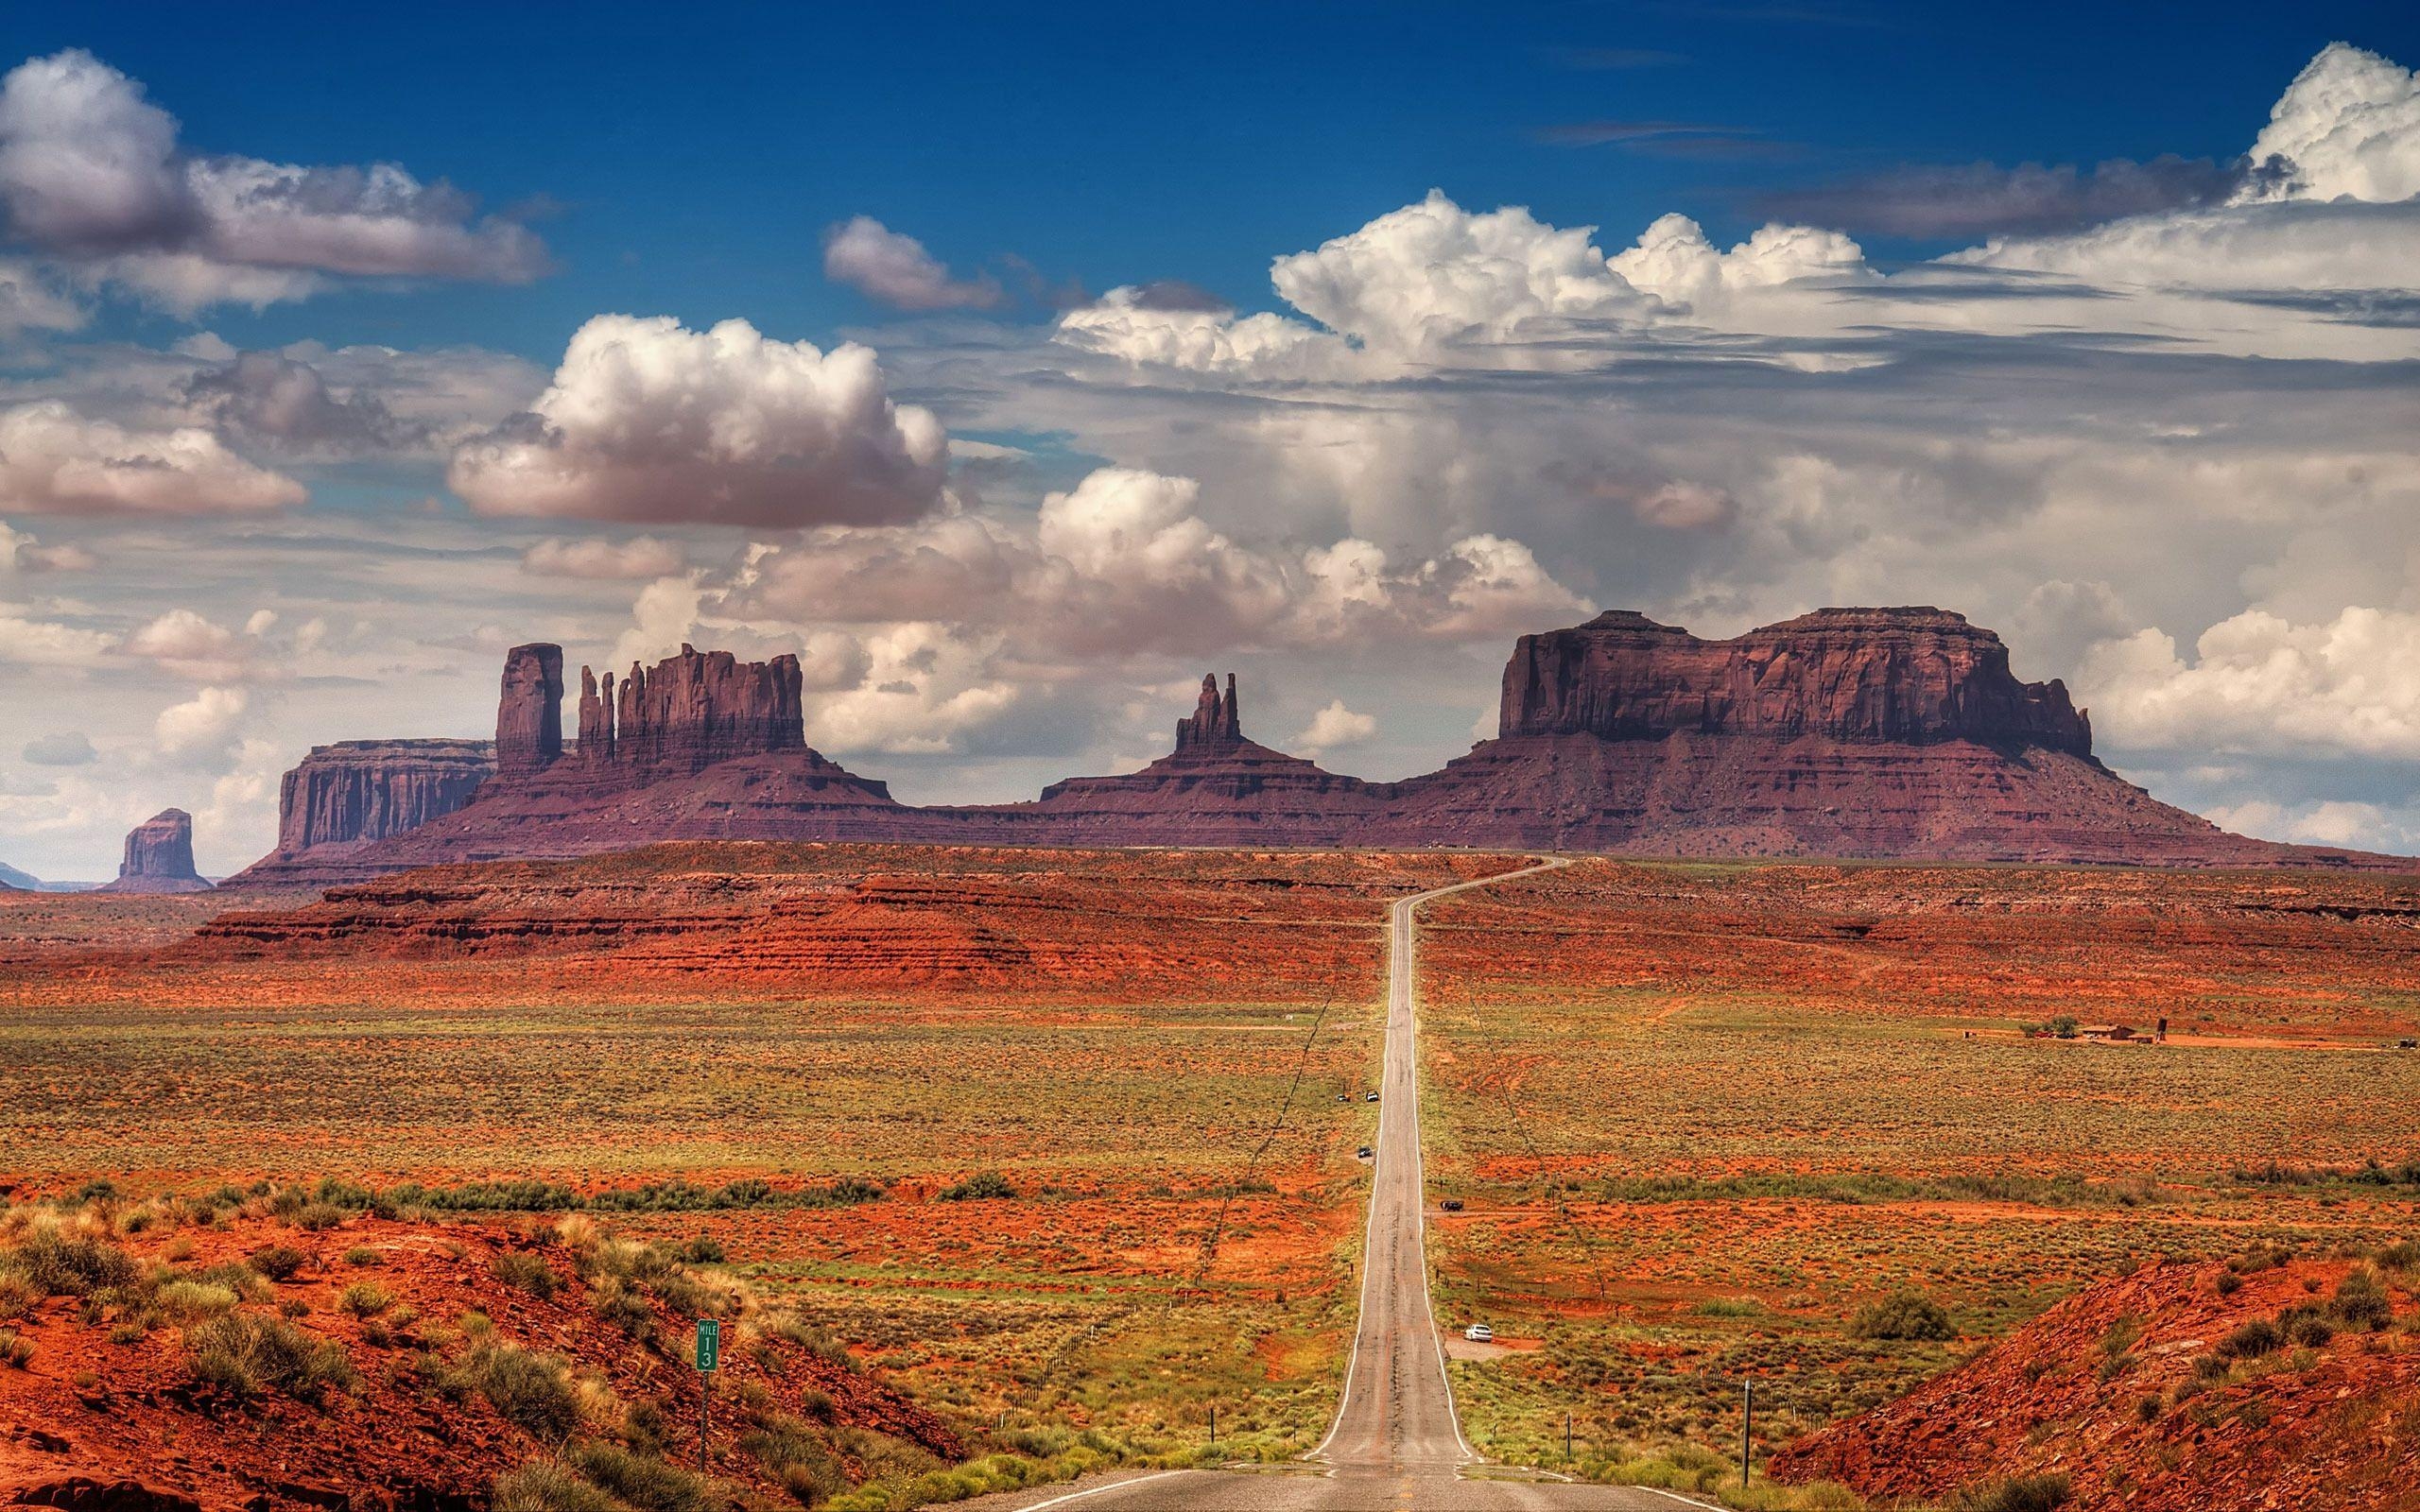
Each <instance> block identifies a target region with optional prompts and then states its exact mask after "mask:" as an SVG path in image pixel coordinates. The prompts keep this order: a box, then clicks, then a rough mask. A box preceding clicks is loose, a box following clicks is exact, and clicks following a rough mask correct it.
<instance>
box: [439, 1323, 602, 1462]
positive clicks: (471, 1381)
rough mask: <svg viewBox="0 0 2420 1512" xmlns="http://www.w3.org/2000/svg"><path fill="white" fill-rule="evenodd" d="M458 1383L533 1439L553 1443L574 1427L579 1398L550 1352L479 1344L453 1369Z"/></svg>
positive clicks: (576, 1426)
mask: <svg viewBox="0 0 2420 1512" xmlns="http://www.w3.org/2000/svg"><path fill="white" fill-rule="evenodd" d="M458 1377H459V1380H460V1383H462V1384H464V1385H467V1386H469V1387H470V1388H471V1389H473V1390H475V1391H476V1392H478V1394H479V1395H480V1396H482V1397H485V1398H487V1399H488V1401H489V1403H490V1404H491V1405H492V1406H493V1407H494V1408H495V1410H496V1413H497V1414H498V1416H500V1417H503V1418H504V1420H505V1421H507V1422H509V1423H510V1424H512V1425H513V1426H514V1427H516V1428H518V1429H520V1430H521V1431H522V1432H523V1433H526V1434H527V1435H530V1436H531V1437H532V1438H536V1439H539V1440H541V1441H543V1442H545V1443H549V1444H555V1443H561V1442H562V1440H564V1439H566V1438H568V1437H570V1436H571V1435H572V1433H573V1431H574V1430H576V1429H577V1428H579V1396H578V1395H577V1394H576V1393H575V1392H574V1391H573V1390H572V1384H571V1376H570V1373H569V1372H568V1371H566V1370H565V1369H564V1367H563V1363H562V1361H561V1360H558V1359H556V1358H555V1357H554V1356H552V1355H546V1354H533V1353H531V1352H530V1351H529V1350H527V1349H521V1348H519V1347H518V1346H516V1345H510V1344H483V1345H481V1346H479V1347H478V1348H477V1349H473V1350H472V1351H471V1353H470V1356H469V1357H468V1358H467V1359H465V1360H464V1361H463V1362H462V1366H461V1369H460V1370H459V1371H458Z"/></svg>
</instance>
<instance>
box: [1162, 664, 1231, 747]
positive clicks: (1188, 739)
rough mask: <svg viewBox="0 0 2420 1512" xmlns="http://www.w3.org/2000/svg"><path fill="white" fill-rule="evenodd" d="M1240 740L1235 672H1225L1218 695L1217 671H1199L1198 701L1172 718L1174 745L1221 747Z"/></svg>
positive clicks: (1229, 745)
mask: <svg viewBox="0 0 2420 1512" xmlns="http://www.w3.org/2000/svg"><path fill="white" fill-rule="evenodd" d="M1243 743H1244V731H1243V723H1242V720H1241V718H1240V717H1239V716H1238V714H1237V713H1236V675H1235V674H1234V673H1232V672H1230V673H1228V674H1227V691H1226V694H1225V696H1220V695H1219V677H1218V674H1217V673H1215V672H1205V673H1203V674H1202V675H1201V702H1199V703H1197V704H1195V705H1194V707H1193V713H1191V714H1190V715H1188V716H1187V717H1185V718H1184V719H1180V720H1178V721H1177V722H1176V748H1177V749H1178V750H1180V751H1188V750H1202V751H1209V750H1224V749H1229V748H1232V747H1236V746H1240V745H1242V744H1243Z"/></svg>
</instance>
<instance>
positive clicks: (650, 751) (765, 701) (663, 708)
mask: <svg viewBox="0 0 2420 1512" xmlns="http://www.w3.org/2000/svg"><path fill="white" fill-rule="evenodd" d="M523 649H525V650H532V651H538V652H549V651H551V652H553V653H554V654H555V656H556V657H557V658H558V659H560V658H561V656H562V652H561V651H560V650H557V649H556V648H555V647H553V646H535V647H524V648H523ZM805 748H806V716H805V713H804V709H803V705H802V701H801V696H800V674H799V665H798V658H796V657H794V656H777V657H775V658H773V659H772V660H771V661H769V662H742V661H740V660H738V659H737V658H736V657H735V656H733V655H732V654H731V653H730V652H729V651H704V652H701V651H700V650H699V649H698V648H697V647H696V646H693V645H683V646H682V647H681V654H680V655H679V656H676V657H668V658H666V660H664V661H662V662H657V663H656V664H655V665H654V666H653V667H642V666H640V665H639V664H638V663H637V662H632V663H631V670H630V673H629V675H628V676H626V677H625V678H623V679H622V682H621V686H620V687H619V688H618V689H617V688H616V687H615V686H614V674H613V673H611V672H608V673H606V674H605V677H604V680H603V683H602V685H601V687H600V685H599V683H598V680H597V678H596V674H595V673H594V672H593V671H591V670H590V669H589V668H587V667H582V668H580V669H579V749H578V751H577V752H576V753H575V754H576V755H577V757H578V759H579V763H580V764H581V765H583V766H585V767H587V768H589V769H590V772H591V773H592V774H594V775H595V776H596V777H597V778H599V779H601V780H606V781H611V782H617V783H621V784H625V785H632V786H635V785H640V784H644V783H648V782H662V781H664V780H665V779H666V778H669V777H677V776H688V775H691V774H694V773H697V772H701V771H704V770H705V769H706V768H707V767H709V766H714V765H719V764H721V763H723V762H729V761H737V760H740V759H741V758H743V757H748V756H763V755H767V754H769V753H771V752H774V751H784V750H804V749H805Z"/></svg>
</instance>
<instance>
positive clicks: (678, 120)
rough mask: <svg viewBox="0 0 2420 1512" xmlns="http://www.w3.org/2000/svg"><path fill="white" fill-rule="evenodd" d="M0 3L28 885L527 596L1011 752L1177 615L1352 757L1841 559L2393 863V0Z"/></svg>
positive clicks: (2155, 777)
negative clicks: (1579, 643) (778, 669)
mask: <svg viewBox="0 0 2420 1512" xmlns="http://www.w3.org/2000/svg"><path fill="white" fill-rule="evenodd" d="M11 21H12V26H11V27H10V28H9V32H8V34H7V41H8V43H9V48H10V51H9V53H8V54H7V55H5V56H0V704H5V705H6V706H7V707H9V708H10V709H11V711H12V713H15V715H16V716H17V718H18V720H19V722H20V723H21V724H22V725H23V726H24V727H25V728H24V731H23V733H22V734H18V735H12V736H10V737H9V738H7V739H0V861H6V862H9V863H10V864H13V865H16V866H19V867H23V868H27V869H29V870H32V871H34V872H36V873H38V874H43V875H48V876H54V877H70V878H72V877H79V876H80V877H95V876H100V875H106V874H107V871H108V869H109V866H110V858H111V857H112V855H113V854H114V851H115V848H116V844H117V839H118V836H119V835H120V834H122V833H123V832H124V831H125V829H126V828H127V827H128V826H129V825H130V824H131V823H133V822H135V821H136V820H139V819H141V818H143V817H145V816H147V815H149V814H150V813H152V812H154V811H156V810H158V809H160V808H163V807H166V806H168V805H169V804H171V803H174V804H177V805H179V806H182V807H184V808H187V809H189V810H191V811H192V812H194V813H195V815H196V816H197V829H198V843H199V848H200V851H201V855H202V860H203V865H204V866H205V868H208V869H214V870H218V871H226V870H232V869H233V868H237V867H240V866H242V865H244V864H245V863H246V862H248V861H250V860H251V859H253V858H254V857H256V856H258V855H259V854H260V853H262V852H263V851H266V850H267V849H268V845H269V843H270V841H271V839H272V838H273V835H274V827H275V818H276V794H277V783H278V777H279V774H280V773H281V772H283V771H284V770H285V768H286V767H288V766H290V765H293V763H294V762H295V761H296V760H297V759H299V757H300V756H301V755H302V752H303V751H305V750H306V749H308V748H309V747H311V746H312V745H315V744H320V743H323V742H326V741H330V740H337V739H354V738H365V737H379V736H408V735H475V734H479V733H481V732H483V730H484V729H485V728H486V727H487V726H488V725H489V722H490V721H491V719H492V716H493V686H494V675H495V667H496V665H497V662H498V661H499V659H500V657H501V655H502V653H503V650H504V648H505V647H507V646H509V645H510V644H515V643H517V642H523V641H529V640H536V639H546V640H554V641H559V642H561V643H562V644H563V645H564V646H565V648H566V651H567V653H568V655H569V659H570V661H571V662H572V663H573V664H574V665H575V666H577V665H579V664H580V663H581V662H590V663H594V664H596V665H599V666H604V665H623V664H627V663H628V662H631V661H632V660H636V659H645V658H652V657H656V656H661V655H664V654H666V653H668V652H669V651H670V650H672V649H673V648H674V647H676V646H677V645H679V644H681V643H682V642H683V641H693V642H696V643H697V644H715V645H722V646H727V647H729V648H732V649H734V650H736V651H740V652H742V653H745V654H749V655H768V654H773V653H775V652H780V651H792V652H796V653H798V654H800V655H801V657H802V659H803V661H804V663H805V665H806V667H807V669H808V672H807V676H808V686H807V719H808V738H809V740H810V742H811V743H812V744H814V745H816V746H817V747H819V748H821V749H823V750H825V751H826V752H827V753H828V754H831V755H833V756H834V757H836V758H837V759H839V760H842V761H844V762H845V763H847V764H848V765H851V766H853V767H855V768H856V769H858V770H861V771H864V772H867V773H868V774H869V775H873V776H878V777H882V778H885V779H887V780H889V781H890V782H892V784H893V786H894V788H895V789H896V790H897V791H898V792H900V793H901V794H902V795H903V796H905V797H908V798H909V799H1015V798H1022V797H1030V796H1031V795H1032V794H1033V793H1034V792H1035V791H1037V790H1038V789H1039V788H1040V787H1041V786H1042V785H1043V783H1044V782H1047V781H1049V780H1052V779H1054V778H1057V777H1061V776H1065V775H1070V774H1073V773H1078V772H1084V771H1102V770H1112V769H1118V768H1122V767H1129V766H1132V765H1138V764H1139V763H1141V762H1142V761H1144V760H1147V759H1149V758H1150V757H1152V756H1154V755H1156V754H1158V753H1159V752H1160V751H1161V750H1162V749H1163V748H1164V747H1165V746H1166V743H1167V729H1168V726H1169V724H1170V722H1171V720H1172V719H1173V717H1174V716H1175V714H1176V713H1180V712H1182V710H1183V708H1184V707H1185V706H1187V705H1188V704H1189V702H1190V696H1191V695H1190V692H1189V689H1190V687H1191V686H1192V685H1194V684H1195V683H1197V682H1198V679H1199V678H1200V676H1201V672H1202V671H1203V670H1205V669H1206V668H1208V667H1211V666H1216V667H1218V668H1219V670H1221V671H1224V670H1228V669H1230V668H1232V669H1236V670H1237V671H1239V672H1240V673H1241V675H1242V677H1243V680H1244V683H1245V685H1246V686H1247V687H1248V688H1249V689H1251V690H1252V696H1251V697H1250V698H1249V699H1248V700H1247V704H1246V707H1247V708H1248V709H1249V710H1250V711H1252V719H1253V723H1254V728H1253V731H1252V732H1253V734H1254V735H1255V736H1257V737H1259V738H1262V739H1265V740H1268V741H1270V742H1271V743H1272V744H1276V745H1280V746H1287V747H1290V748H1295V749H1298V750H1302V751H1304V752H1305V753H1307V754H1311V755H1314V756H1316V757H1318V758H1319V759H1320V760H1322V762H1323V763H1325V764H1327V765H1330V766H1332V767H1335V768H1337V769H1340V770H1346V771H1352V772H1356V773H1358V774H1361V775H1366V776H1370V777H1374V778H1389V777H1399V776H1404V775H1409V774H1410V773H1412V772H1417V771H1421V770H1425V769H1428V768H1431V767H1433V766H1435V765H1438V764H1439V763H1440V762H1442V761H1443V760H1444V759H1446V758H1448V757H1450V756H1452V755H1454V754H1457V753H1458V752H1460V751H1461V750H1462V749H1464V748H1466V747H1467V746H1468V744H1469V743H1470V742H1471V741H1472V740H1473V739H1475V738H1478V737H1480V736H1484V735H1486V734H1488V733H1491V732H1492V730H1493V728H1494V725H1493V713H1492V710H1493V706H1494V700H1495V679H1496V675H1497V671H1498V669H1499V668H1500V667H1501V665H1502V661H1503V657H1504V655H1505V651H1506V648H1507V646H1508V644H1509V643H1510V641H1511V639H1512V638H1513V636H1515V635H1517V634H1519V633H1522V632H1523V631H1525V630H1534V629H1544V628H1550V627H1554V626H1557V625H1561V624H1568V623H1573V622H1575V621H1576V620H1578V619H1580V618H1582V617H1585V615H1587V614H1588V613H1590V612H1592V611H1594V610H1597V609H1599V608H1610V607H1621V608H1635V609H1639V610H1645V611H1647V612H1649V613H1651V614H1654V615H1655V616H1657V617H1658V618H1660V619H1663V620H1665V621H1667V622H1668V623H1677V624H1683V625H1686V626H1688V627H1691V628H1693V629H1696V630H1699V631H1700V632H1702V633H1706V634H1716V635H1728V634H1734V633H1737V632H1738V631H1739V630H1742V629H1745V628H1747V627H1751V626H1754V625H1757V624H1764V623H1771V622H1772V621H1775V620H1779V619H1783V618H1786V617H1789V615H1791V614H1794V613H1798V612H1802V611H1804V610H1809V609H1813V608H1818V607H1823V606H1826V605H1842V604H1876V603H1883V604H1889V603H1935V604H1940V605H1944V606H1946V607H1949V608H1953V609H1958V610H1962V611H1964V612H1966V613H1967V614H1969V616H1970V617H1972V618H1973V619H1975V620H1976V621H1977V622H1978V623H1980V624H1983V625H1986V626H1990V627H1995V628H1997V629H1998V630H1999V631H2001V632H2002V633H2003V635H2004V636H2005V637H2006V638H2007V639H2008V641H2009V644H2010V645H2011V648H2012V653H2013V656H2014V664H2015V666H2016V669H2017V670H2018V672H2019V673H2020V674H2022V675H2024V676H2026V677H2029V678H2048V677H2058V678H2062V679H2066V681H2067V682H2068V683H2069V684H2070V686H2071V687H2072V688H2073V689H2074V690H2075V692H2076V694H2077V696H2078V697H2079V699H2080V700H2081V701H2082V702H2083V703H2085V704H2086V705H2088V706H2089V707H2090V708H2091V709H2092V711H2093V715H2094V720H2095V728H2096V731H2097V732H2098V736H2099V748H2100V751H2101V752H2102V753H2103V755H2104V756H2105V757H2106V758H2107V759H2108V760H2109V761H2110V762H2111V763H2112V765H2115V766H2117V767H2118V769H2119V770H2120V771H2122V772H2124V773H2125V774H2127V775H2128V776H2130V777H2133V778H2135V779H2136V780H2138V781H2140V782H2144V783H2146V784H2147V785H2149V786H2151V787H2152V789H2153V791H2154V792H2155V793H2157V794H2158V795H2159V796H2161V797H2163V798H2167V799H2171V800H2173V801H2177V802H2180V803H2183V804H2186V805H2187V806H2189V807H2192V808H2194V809H2196V810H2197V811H2199V812H2202V813H2204V814H2207V815H2209V816H2212V817H2214V818H2216V819H2218V820H2219V821H2220V822H2221V823H2224V824H2227V825H2230V826H2233V827H2237V828H2240V829H2243V830H2246V831H2249V832H2251V833H2260V834H2264V835H2269V836H2273V837H2276V838H2285V839H2299V840H2312V841H2321V842H2327V843H2340V844H2356V845H2365V846H2370V847H2375V848H2382V849H2390V850H2399V851H2415V850H2420V440H2415V437H2420V271H2415V270H2420V81H2415V79H2414V76H2413V75H2412V73H2411V65H2412V64H2413V63H2414V62H2415V61H2420V10H2415V9H2414V8H2413V7H2411V5H2409V4H2408V3H2406V4H2391V5H2390V4H2372V5H2311V6H2304V7H2299V8H2283V7H2274V6H2262V7H2253V6H2204V7H2199V8H2194V9H2192V10H2191V11H2190V12H2189V13H2188V12H2187V11H2185V10H2183V9H2180V8H2175V7H2170V6H2118V5H2107V4H2103V5H2092V6H2085V5H2056V4H2054V5H2037V6H2033V7H2029V8H2026V9H2023V10H2021V11H2013V10H2008V9H1989V8H1973V7H1944V6H1890V5H1845V4H1842V5H1834V4H1826V3H1822V0H1806V3H1799V4H1789V3H1781V4H1773V5H1755V4H1741V5H1736V6H1685V5H1662V6H1658V5H1627V6H1625V5H1580V4H1567V5H1547V6H1524V5H1502V4H1495V5H1488V6H1484V7H1480V6H1446V5H1413V6H1383V7H1382V6H1363V5H1325V6H1308V7H1305V6H1287V7H1278V6H1266V7H1254V6H1225V7H1219V8H1199V9H1194V10H1190V11H1184V12H1178V13H1172V14H1152V13H1144V12H1138V11H1136V10H1134V9H1132V8H1110V7H1089V6H1063V7H1054V8H1048V9H1042V8H1021V9H1011V8H999V7H975V6H965V7H957V6H943V7H927V8H924V9H913V10H910V9H897V8H890V9H886V8H856V7H828V8H799V7H771V6H767V7H761V8H736V9H735V8H724V7H715V6H705V5H691V6H686V7H682V8H678V9H670V10H667V9H663V8H654V7H650V8H644V9H642V8H637V7H614V6H590V7H583V8H578V9H573V8H553V7H548V8H541V7H493V6H489V7H476V8H474V7H441V6H418V7H412V8H390V9H357V10H354V11H329V10H327V9H324V8H303V7H273V6H248V7H241V8H221V9H216V10H210V11H200V10H196V9H194V8H191V7H169V6H144V5H122V6H112V7H107V8H101V7H84V8H59V7H54V8H47V9H43V10H41V11H39V12H36V11H34V10H32V9H27V8H21V13H19V14H16V15H12V17H11ZM1591 228H1593V230H1591ZM726 321H736V322H745V323H744V324H730V325H722V324H718V322H726Z"/></svg>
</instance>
